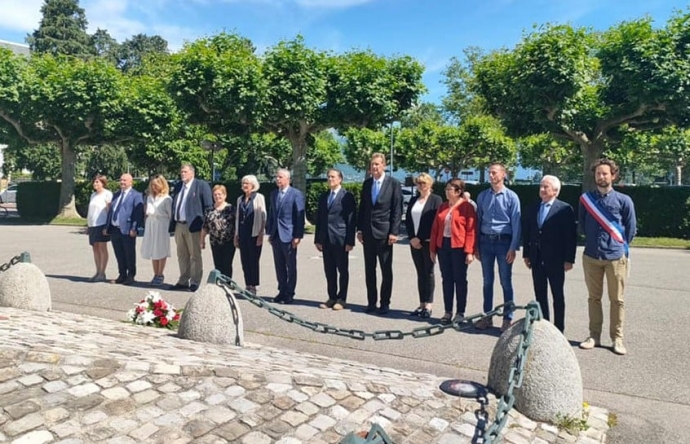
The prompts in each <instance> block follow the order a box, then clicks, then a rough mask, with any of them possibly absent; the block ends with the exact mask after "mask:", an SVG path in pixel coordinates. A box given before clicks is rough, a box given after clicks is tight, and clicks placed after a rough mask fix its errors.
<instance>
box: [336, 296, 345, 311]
mask: <svg viewBox="0 0 690 444" xmlns="http://www.w3.org/2000/svg"><path fill="white" fill-rule="evenodd" d="M345 307H347V304H346V303H345V301H343V300H342V299H338V301H337V302H336V303H335V304H333V310H336V311H338V310H342V309H344V308H345Z"/></svg>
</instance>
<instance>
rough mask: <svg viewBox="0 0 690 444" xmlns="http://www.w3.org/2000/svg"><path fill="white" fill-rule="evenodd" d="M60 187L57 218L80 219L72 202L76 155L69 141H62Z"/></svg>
mask: <svg viewBox="0 0 690 444" xmlns="http://www.w3.org/2000/svg"><path fill="white" fill-rule="evenodd" d="M61 148H62V185H61V186H60V207H59V213H58V217H70V218H80V217H81V216H79V213H77V206H76V204H75V201H74V176H75V164H76V161H77V153H76V152H75V151H74V148H73V147H72V145H71V143H70V142H69V141H66V140H63V141H62V143H61Z"/></svg>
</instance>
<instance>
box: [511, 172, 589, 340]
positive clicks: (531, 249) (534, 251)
mask: <svg viewBox="0 0 690 444" xmlns="http://www.w3.org/2000/svg"><path fill="white" fill-rule="evenodd" d="M560 190H561V182H560V180H558V178H557V177H555V176H548V175H547V176H544V178H543V179H542V180H541V183H540V185H539V197H540V198H541V202H539V203H537V204H535V205H533V206H531V207H530V208H529V210H528V211H527V212H526V213H525V220H524V222H523V224H522V227H523V230H522V242H523V248H524V249H523V259H524V261H525V265H527V268H530V269H531V270H532V282H533V283H534V295H535V297H536V298H537V302H539V305H540V307H541V311H542V314H543V315H544V319H546V320H549V319H550V317H549V295H548V288H547V284H548V285H550V286H551V294H552V295H553V315H554V322H553V323H554V325H555V326H556V328H558V329H559V330H560V331H561V332H563V331H564V330H565V295H564V292H563V287H564V285H565V272H566V271H570V270H571V269H572V268H573V264H574V263H575V250H576V248H577V219H576V218H575V212H574V211H573V208H572V207H571V206H570V205H569V204H567V203H565V202H563V201H561V200H558V199H557V198H556V197H557V196H558V193H559V192H560Z"/></svg>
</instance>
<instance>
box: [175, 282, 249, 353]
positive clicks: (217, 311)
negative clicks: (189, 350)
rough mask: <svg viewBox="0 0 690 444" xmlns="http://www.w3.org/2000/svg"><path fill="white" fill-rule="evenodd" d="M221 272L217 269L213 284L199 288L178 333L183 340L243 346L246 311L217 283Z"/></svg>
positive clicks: (184, 313)
mask: <svg viewBox="0 0 690 444" xmlns="http://www.w3.org/2000/svg"><path fill="white" fill-rule="evenodd" d="M217 273H218V272H217V271H216V270H214V271H212V272H211V276H210V277H209V283H208V284H206V285H204V286H202V287H201V288H199V290H197V291H196V292H195V293H194V294H193V295H192V297H191V298H189V300H188V301H187V304H186V305H185V307H184V311H183V312H182V318H181V319H180V325H179V327H178V330H177V334H178V336H179V337H180V338H182V339H189V340H192V341H198V342H210V343H213V344H234V345H237V346H242V345H243V344H244V328H243V325H242V312H241V311H240V307H239V306H238V305H237V301H236V300H235V296H234V294H231V295H230V296H229V297H228V296H227V295H226V293H225V291H224V290H223V289H222V288H221V287H219V286H217V285H216V284H215V278H214V277H215V276H217ZM233 308H234V309H233Z"/></svg>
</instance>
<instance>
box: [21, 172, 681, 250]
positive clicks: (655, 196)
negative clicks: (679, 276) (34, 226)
mask: <svg viewBox="0 0 690 444" xmlns="http://www.w3.org/2000/svg"><path fill="white" fill-rule="evenodd" d="M223 185H225V187H226V188H227V190H228V201H229V202H231V203H233V204H234V203H235V202H236V200H237V197H238V196H239V195H240V194H241V189H240V183H239V182H238V181H229V182H223ZM146 186H147V183H146V182H135V184H134V187H135V189H137V190H139V191H144V190H145V189H146ZM343 186H344V187H345V188H346V189H348V190H350V191H351V192H352V193H353V194H354V195H355V199H356V200H357V201H359V197H360V193H361V190H362V184H361V183H348V184H344V185H343ZM487 187H488V185H486V184H484V185H467V191H469V192H470V193H471V194H472V196H473V197H476V196H477V194H478V193H479V192H480V191H482V190H485V189H486V188H487ZM108 188H109V189H110V190H111V191H113V192H115V191H117V189H118V183H117V181H111V182H109V183H108ZM275 188H276V186H275V184H274V183H262V184H261V188H260V190H259V191H260V192H261V193H263V194H264V195H265V196H269V195H270V193H271V192H272V191H273V190H275ZM327 189H328V184H326V183H324V182H315V183H311V184H309V186H308V189H307V195H306V212H307V218H308V219H309V220H311V221H313V220H314V214H315V212H316V207H317V203H318V199H319V195H320V194H321V193H323V192H324V191H326V190H327ZM444 189H445V184H444V183H435V184H434V193H436V194H438V195H440V196H445V192H444ZM511 189H512V190H513V191H515V192H516V193H517V195H518V196H519V198H520V202H521V204H522V208H527V207H528V206H529V205H532V204H533V203H535V202H537V201H538V200H539V185H514V186H511ZM92 191H93V190H92V188H91V183H89V182H82V183H79V184H77V186H76V189H75V198H76V203H77V210H78V211H79V213H80V214H81V215H82V216H86V212H87V210H88V203H89V196H90V195H91V192H92ZM619 191H622V192H624V193H626V194H628V195H629V196H630V197H631V198H632V199H633V201H634V202H635V209H636V211H637V223H638V235H639V236H647V237H673V238H681V239H689V238H690V188H688V187H662V188H652V187H625V188H619ZM580 193H581V190H580V187H579V186H576V185H564V186H563V188H562V189H561V193H560V196H559V198H560V199H562V200H564V201H566V202H568V203H570V204H571V205H572V206H573V208H575V210H576V211H577V209H578V207H579V196H580ZM59 195H60V184H59V183H57V182H23V183H20V184H19V188H18V192H17V210H18V211H19V214H20V216H21V217H22V218H23V219H26V220H32V221H36V220H44V221H47V220H51V219H52V218H54V217H55V216H56V215H57V213H58V200H59ZM268 201H269V199H267V202H268ZM269 205H270V202H269Z"/></svg>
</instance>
